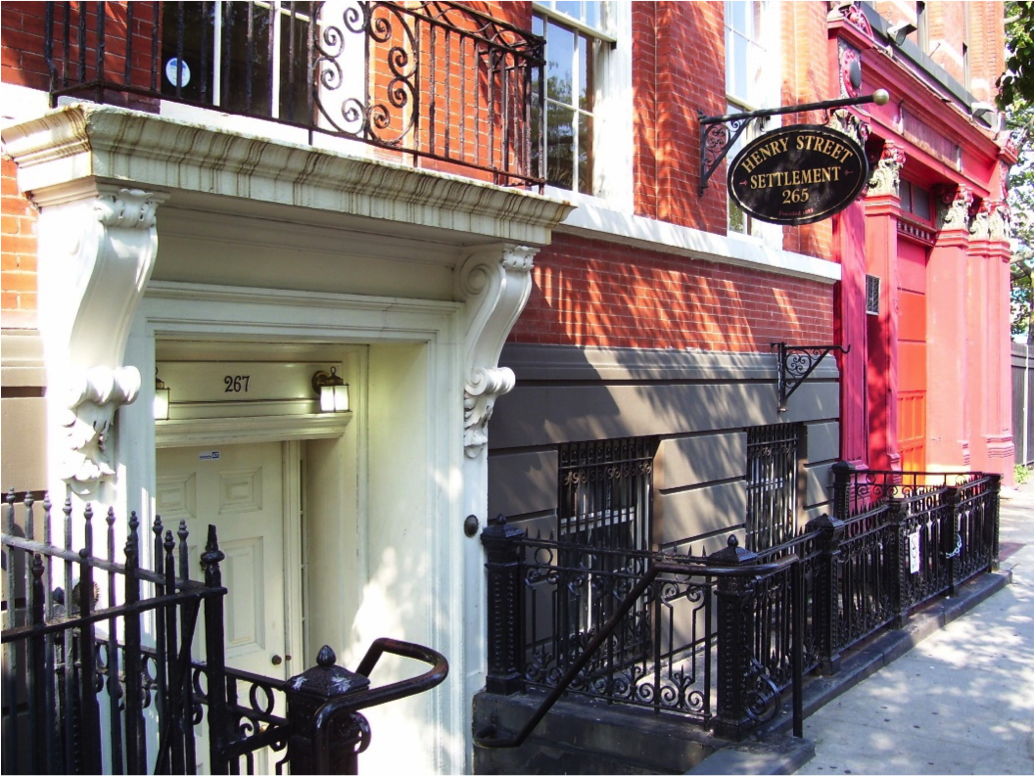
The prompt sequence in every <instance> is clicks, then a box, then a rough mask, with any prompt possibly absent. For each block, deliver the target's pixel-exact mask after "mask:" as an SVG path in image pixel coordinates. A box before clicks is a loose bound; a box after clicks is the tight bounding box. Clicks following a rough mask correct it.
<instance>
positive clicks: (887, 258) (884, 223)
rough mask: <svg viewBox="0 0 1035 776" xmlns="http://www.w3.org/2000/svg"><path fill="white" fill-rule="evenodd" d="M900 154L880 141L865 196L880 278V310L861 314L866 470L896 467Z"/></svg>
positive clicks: (869, 255)
mask: <svg viewBox="0 0 1035 776" xmlns="http://www.w3.org/2000/svg"><path fill="white" fill-rule="evenodd" d="M905 160H906V157H905V154H904V153H903V151H902V149H901V148H899V147H898V146H896V145H895V144H894V143H891V142H888V143H885V144H884V150H883V152H882V153H881V158H880V161H879V162H878V163H877V165H876V167H875V168H874V171H873V175H872V176H871V177H870V187H869V191H868V192H867V195H866V204H865V209H866V273H867V274H869V275H874V276H876V277H877V278H879V279H880V300H879V306H880V310H879V312H878V314H877V315H867V316H866V399H867V416H868V420H869V423H868V429H867V433H868V445H867V446H868V459H869V465H870V468H872V469H892V470H896V471H898V470H901V468H902V456H901V454H900V453H899V448H898V408H897V407H896V405H895V381H896V374H897V369H898V319H897V317H896V316H895V309H896V307H897V305H898V270H897V262H896V256H897V251H898V209H899V193H898V187H899V174H900V173H901V171H902V165H903V164H904V163H905Z"/></svg>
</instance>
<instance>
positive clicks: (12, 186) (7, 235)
mask: <svg viewBox="0 0 1035 776" xmlns="http://www.w3.org/2000/svg"><path fill="white" fill-rule="evenodd" d="M15 174H16V170H15V165H14V162H12V161H10V160H9V159H4V160H2V162H0V202H2V207H0V237H2V240H0V242H2V247H0V258H2V266H0V314H2V316H3V326H4V327H5V328H21V327H29V326H34V325H35V323H36V213H35V211H34V210H33V208H32V205H30V204H29V201H28V200H27V199H26V198H25V197H23V196H22V195H21V194H19V193H18V184H17V182H16V180H15Z"/></svg>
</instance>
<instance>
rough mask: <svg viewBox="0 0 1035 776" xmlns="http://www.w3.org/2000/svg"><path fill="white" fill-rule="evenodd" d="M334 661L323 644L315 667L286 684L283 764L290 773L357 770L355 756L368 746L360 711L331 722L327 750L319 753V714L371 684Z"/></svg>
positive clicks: (357, 764) (366, 730)
mask: <svg viewBox="0 0 1035 776" xmlns="http://www.w3.org/2000/svg"><path fill="white" fill-rule="evenodd" d="M336 661H337V656H336V655H335V654H334V650H333V649H331V648H330V647H329V646H327V645H326V644H325V645H324V646H323V647H322V648H321V649H320V653H319V654H318V655H317V656H316V663H317V664H316V665H315V666H313V667H312V668H309V669H307V670H306V671H304V672H303V673H301V674H299V675H297V676H293V677H291V678H290V679H288V684H287V688H286V690H285V695H286V696H287V720H288V728H289V729H290V731H291V735H290V737H289V738H288V751H287V759H288V761H289V762H290V763H291V772H292V773H344V774H355V773H358V771H359V755H360V754H361V753H362V752H363V751H364V750H365V749H366V748H367V747H368V746H369V745H370V725H369V724H368V723H367V720H366V717H364V716H363V715H362V714H360V713H359V712H358V711H353V712H351V713H345V712H342V713H341V714H340V716H336V717H335V718H334V721H333V723H332V724H331V725H330V729H329V732H328V733H327V734H325V735H324V736H323V738H322V740H323V741H324V745H325V747H326V749H325V750H324V751H318V750H317V746H318V739H320V736H318V731H317V715H318V714H319V713H320V709H322V708H323V707H324V705H325V704H326V703H327V702H328V701H330V700H332V699H334V698H337V697H340V696H342V695H349V694H352V693H355V692H363V691H366V690H367V689H368V688H369V687H370V680H369V679H368V678H367V677H366V676H363V675H361V674H358V673H355V672H353V671H349V670H348V669H346V668H342V667H341V666H338V665H335V662H336Z"/></svg>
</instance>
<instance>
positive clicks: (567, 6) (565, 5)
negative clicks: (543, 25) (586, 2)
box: [555, 0, 582, 21]
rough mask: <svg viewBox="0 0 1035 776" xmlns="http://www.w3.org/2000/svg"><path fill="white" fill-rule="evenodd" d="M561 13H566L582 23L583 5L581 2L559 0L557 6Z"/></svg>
mask: <svg viewBox="0 0 1035 776" xmlns="http://www.w3.org/2000/svg"><path fill="white" fill-rule="evenodd" d="M555 7H556V8H557V10H558V11H560V12H561V13H566V14H568V16H570V17H571V18H572V19H578V20H579V21H582V3H580V2H566V0H558V3H557V5H556V6H555Z"/></svg>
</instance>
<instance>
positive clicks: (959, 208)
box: [935, 185, 974, 232]
mask: <svg viewBox="0 0 1035 776" xmlns="http://www.w3.org/2000/svg"><path fill="white" fill-rule="evenodd" d="M935 194H936V196H937V206H938V217H937V224H938V228H939V229H940V230H941V231H942V232H949V231H957V230H958V231H963V232H966V231H968V229H969V226H970V215H971V214H970V209H971V206H972V205H973V204H974V192H973V191H971V190H970V188H968V187H967V186H952V185H949V186H942V187H939V188H938V189H936V190H935Z"/></svg>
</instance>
